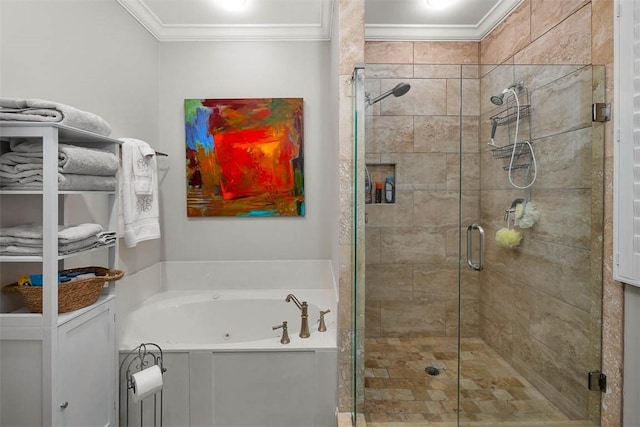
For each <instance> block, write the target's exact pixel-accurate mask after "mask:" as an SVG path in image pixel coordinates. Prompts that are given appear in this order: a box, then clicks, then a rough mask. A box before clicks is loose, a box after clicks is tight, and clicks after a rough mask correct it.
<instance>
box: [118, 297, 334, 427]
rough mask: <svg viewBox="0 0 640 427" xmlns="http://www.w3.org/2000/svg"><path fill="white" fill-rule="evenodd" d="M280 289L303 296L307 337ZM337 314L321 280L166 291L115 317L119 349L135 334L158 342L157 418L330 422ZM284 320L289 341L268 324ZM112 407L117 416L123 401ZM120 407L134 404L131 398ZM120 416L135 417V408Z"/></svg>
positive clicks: (246, 423) (237, 425)
mask: <svg viewBox="0 0 640 427" xmlns="http://www.w3.org/2000/svg"><path fill="white" fill-rule="evenodd" d="M289 293H293V294H294V295H295V296H296V297H297V298H298V299H299V300H300V302H302V301H307V302H308V304H309V309H308V314H309V318H308V320H309V330H310V333H311V336H310V337H309V338H304V339H303V338H300V337H299V336H298V334H299V332H300V325H301V312H300V310H299V309H298V307H297V306H296V305H295V303H294V302H293V301H292V302H289V303H287V302H285V298H286V296H287V295H288V294H289ZM327 309H330V310H331V312H330V313H329V314H327V315H326V316H325V323H326V326H327V331H326V332H319V331H318V323H317V321H318V319H319V311H320V310H323V311H324V310H327ZM336 313H337V309H336V301H335V294H334V292H333V290H330V289H295V290H293V291H291V290H281V289H280V290H277V289H276V290H273V289H268V290H265V289H261V290H249V289H243V290H233V291H232V290H215V291H202V290H198V291H185V290H180V291H165V292H160V293H158V294H156V295H154V296H152V297H150V298H148V299H147V300H145V301H144V303H143V304H142V305H141V306H140V307H138V308H136V309H134V310H132V311H131V312H130V313H129V315H128V316H127V318H126V320H125V321H124V322H122V323H120V325H122V327H121V329H120V353H121V358H122V357H123V356H124V355H125V354H126V353H128V351H130V350H131V349H133V348H135V347H136V346H138V345H139V344H140V343H143V342H144V343H148V342H152V343H155V344H158V345H159V346H160V347H161V348H162V349H163V351H164V365H165V367H166V368H167V372H166V373H165V375H164V377H163V380H164V387H163V392H164V403H163V424H164V425H176V426H177V425H180V426H189V425H190V426H205V425H206V426H212V427H215V426H221V427H254V426H255V427H267V426H273V427H287V426H290V427H306V426H309V427H325V426H333V425H334V422H335V410H336V398H337V344H336V342H337V340H336V337H337V334H336V329H337V326H336V325H337V324H336V320H335V319H336ZM285 320H286V321H287V322H288V332H289V337H290V340H291V342H290V343H289V344H281V343H280V337H281V335H282V329H277V330H275V331H274V330H273V329H272V327H273V326H276V325H280V324H281V323H282V321H285ZM120 383H121V387H122V384H125V383H126V381H123V379H122V378H121V381H120ZM121 390H122V388H121ZM125 395H126V394H125ZM152 406H153V405H145V406H144V408H145V412H146V411H150V410H151V408H152ZM120 407H121V420H122V419H123V416H124V413H123V411H124V410H125V408H126V405H125V402H123V401H121V402H120ZM129 411H132V412H133V413H135V411H139V407H138V406H137V405H135V404H133V403H132V401H131V400H130V401H129ZM149 417H150V414H147V415H146V416H145V419H149ZM129 418H130V422H129V425H136V424H135V419H136V418H137V416H134V417H133V422H132V421H131V420H132V417H131V416H130V417H129Z"/></svg>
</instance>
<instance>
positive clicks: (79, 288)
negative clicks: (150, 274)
mask: <svg viewBox="0 0 640 427" xmlns="http://www.w3.org/2000/svg"><path fill="white" fill-rule="evenodd" d="M60 273H81V274H84V273H94V274H95V275H96V277H89V278H86V279H78V280H73V281H71V282H67V283H59V284H58V313H66V312H69V311H74V310H79V309H81V308H83V307H86V306H88V305H91V304H93V303H94V302H96V301H97V300H98V297H100V292H101V291H102V288H103V287H104V284H105V283H106V282H112V281H114V280H119V279H121V278H122V277H123V276H124V272H122V271H120V270H114V269H108V268H104V267H83V268H71V269H68V270H62V271H60ZM3 290H4V291H6V292H18V293H20V294H21V295H22V299H23V300H24V303H25V305H26V306H27V308H28V309H29V311H31V312H32V313H42V286H24V285H23V286H20V285H19V284H18V283H12V284H10V285H7V286H5V287H4V289H3Z"/></svg>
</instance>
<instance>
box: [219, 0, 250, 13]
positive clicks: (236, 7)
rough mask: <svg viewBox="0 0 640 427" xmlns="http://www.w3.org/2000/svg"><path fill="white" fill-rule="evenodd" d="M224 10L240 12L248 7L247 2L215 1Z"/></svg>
mask: <svg viewBox="0 0 640 427" xmlns="http://www.w3.org/2000/svg"><path fill="white" fill-rule="evenodd" d="M215 1H216V3H218V4H219V5H220V6H222V7H223V8H225V9H227V10H230V11H240V10H243V9H244V8H245V7H247V0H215Z"/></svg>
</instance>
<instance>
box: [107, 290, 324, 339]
mask: <svg viewBox="0 0 640 427" xmlns="http://www.w3.org/2000/svg"><path fill="white" fill-rule="evenodd" d="M289 293H290V291H287V290H241V291H231V290H229V291H224V290H221V291H166V292H161V293H159V294H157V295H154V296H152V297H151V298H149V299H147V300H146V301H145V302H144V304H143V305H142V306H141V307H139V308H137V309H136V310H134V311H132V312H131V313H130V314H129V316H128V318H127V320H126V322H125V327H124V331H123V332H124V333H123V335H122V338H121V344H120V350H121V351H125V350H131V349H133V348H135V347H136V346H138V345H139V344H140V343H141V342H153V343H156V344H158V345H159V346H160V347H161V348H162V349H163V350H170V351H171V350H216V351H225V350H234V351H238V350H242V351H255V350H262V351H265V350H274V351H276V350H284V351H287V350H309V349H331V348H333V349H335V348H336V323H335V313H336V308H335V301H334V299H333V298H332V292H331V291H329V290H304V291H298V292H296V293H295V294H294V295H296V297H297V298H298V299H299V300H300V302H302V301H307V302H308V304H309V308H308V315H309V317H308V322H309V330H310V333H311V336H310V337H309V338H305V339H302V338H300V337H299V336H298V334H299V333H300V326H301V312H300V309H298V307H297V306H296V305H295V304H294V303H293V301H292V302H289V303H287V302H285V297H286V296H287V295H288V294H289ZM327 309H330V310H331V311H330V313H329V314H327V315H325V323H326V326H327V331H326V332H319V331H318V330H317V329H318V323H317V322H318V320H319V318H320V310H322V311H326V310H327ZM283 321H287V328H288V333H289V337H290V339H291V342H290V343H289V344H286V345H284V344H281V343H280V337H281V336H282V329H277V330H273V326H277V325H280V324H282V322H283Z"/></svg>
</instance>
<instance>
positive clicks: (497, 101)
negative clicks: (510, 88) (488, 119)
mask: <svg viewBox="0 0 640 427" xmlns="http://www.w3.org/2000/svg"><path fill="white" fill-rule="evenodd" d="M503 102H504V92H502V93H501V94H500V95H493V96H492V97H491V103H492V104H494V105H502V103H503Z"/></svg>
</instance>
